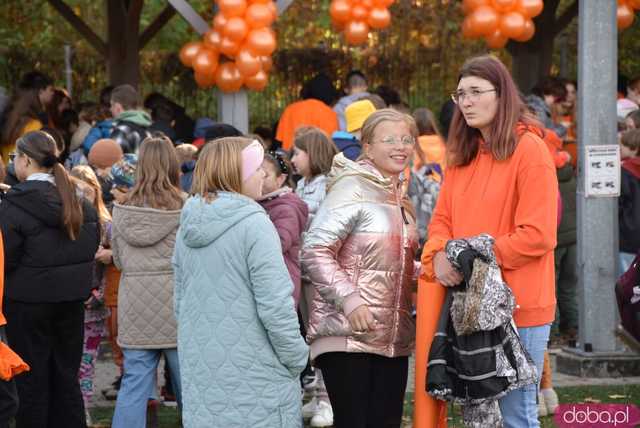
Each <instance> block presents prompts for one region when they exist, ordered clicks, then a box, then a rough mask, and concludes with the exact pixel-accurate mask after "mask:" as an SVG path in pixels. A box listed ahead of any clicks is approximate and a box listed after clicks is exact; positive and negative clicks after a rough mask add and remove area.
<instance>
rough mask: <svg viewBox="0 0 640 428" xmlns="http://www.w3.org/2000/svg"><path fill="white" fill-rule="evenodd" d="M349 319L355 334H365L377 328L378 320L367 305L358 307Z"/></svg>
mask: <svg viewBox="0 0 640 428" xmlns="http://www.w3.org/2000/svg"><path fill="white" fill-rule="evenodd" d="M347 318H348V319H349V323H350V324H351V329H352V330H353V331H354V332H355V333H364V332H367V331H371V330H373V329H374V328H375V324H376V320H375V318H373V315H372V314H371V311H370V310H369V307H368V306H367V305H360V306H358V307H357V308H355V309H354V310H353V312H351V313H350V314H349V315H348V316H347Z"/></svg>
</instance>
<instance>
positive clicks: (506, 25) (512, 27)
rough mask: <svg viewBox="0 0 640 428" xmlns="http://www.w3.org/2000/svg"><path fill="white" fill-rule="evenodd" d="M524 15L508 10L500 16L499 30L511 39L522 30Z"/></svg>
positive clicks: (517, 35)
mask: <svg viewBox="0 0 640 428" xmlns="http://www.w3.org/2000/svg"><path fill="white" fill-rule="evenodd" d="M524 22H525V19H524V16H522V15H521V14H520V13H518V12H509V13H506V14H504V15H502V16H501V17H500V32H501V33H502V34H503V35H505V36H507V37H510V38H512V39H515V38H517V37H520V35H521V34H522V33H523V32H524Z"/></svg>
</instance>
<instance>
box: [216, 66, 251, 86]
mask: <svg viewBox="0 0 640 428" xmlns="http://www.w3.org/2000/svg"><path fill="white" fill-rule="evenodd" d="M243 83H244V79H243V78H242V74H240V70H238V67H236V65H235V64H234V63H233V62H225V63H224V64H220V65H219V66H218V70H217V71H216V85H217V86H218V88H220V90H221V91H222V92H237V91H239V90H240V88H242V84H243Z"/></svg>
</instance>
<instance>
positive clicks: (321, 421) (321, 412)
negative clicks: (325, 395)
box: [310, 401, 333, 427]
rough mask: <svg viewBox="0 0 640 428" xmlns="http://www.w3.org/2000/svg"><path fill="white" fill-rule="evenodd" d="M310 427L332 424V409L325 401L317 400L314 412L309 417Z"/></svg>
mask: <svg viewBox="0 0 640 428" xmlns="http://www.w3.org/2000/svg"><path fill="white" fill-rule="evenodd" d="M310 425H311V426H312V427H330V426H331V425H333V409H332V408H331V404H329V403H327V402H326V401H319V402H318V408H317V410H316V414H315V415H313V417H312V418H311V424H310Z"/></svg>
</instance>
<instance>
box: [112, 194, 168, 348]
mask: <svg viewBox="0 0 640 428" xmlns="http://www.w3.org/2000/svg"><path fill="white" fill-rule="evenodd" d="M179 225H180V210H174V211H164V210H157V209H153V208H140V207H132V206H126V205H118V204H114V207H113V239H112V247H113V261H114V264H115V265H116V267H117V268H118V269H120V270H121V271H122V277H121V279H120V288H119V290H118V344H119V345H120V346H122V347H123V348H136V349H166V348H175V347H177V333H176V329H177V328H176V319H175V316H174V311H173V288H174V286H173V266H172V265H171V257H172V256H173V247H174V245H175V242H176V232H177V230H178V226H179Z"/></svg>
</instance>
